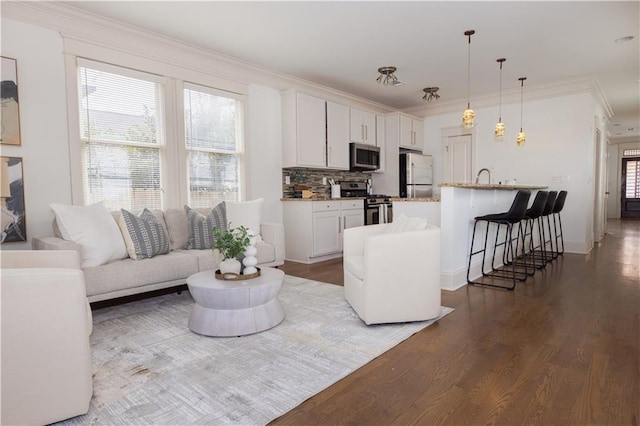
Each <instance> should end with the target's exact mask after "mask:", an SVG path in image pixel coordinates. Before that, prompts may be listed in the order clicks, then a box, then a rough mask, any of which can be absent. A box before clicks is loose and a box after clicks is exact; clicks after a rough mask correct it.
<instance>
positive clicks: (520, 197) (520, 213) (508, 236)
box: [467, 190, 531, 290]
mask: <svg viewBox="0 0 640 426" xmlns="http://www.w3.org/2000/svg"><path fill="white" fill-rule="evenodd" d="M530 197H531V191H529V190H520V191H518V193H517V194H516V196H515V198H514V200H513V203H512V204H511V207H510V208H509V211H507V212H505V213H497V214H488V215H484V216H478V217H476V218H475V222H474V224H473V236H472V238H471V248H470V249H469V265H468V267H467V282H468V283H469V284H472V285H481V286H487V287H496V288H503V289H507V290H513V289H515V287H516V281H518V280H519V281H524V280H526V279H527V267H526V264H525V268H524V273H523V272H521V271H518V270H517V266H518V265H516V264H515V262H513V261H511V262H509V263H510V266H511V268H510V269H511V270H510V271H507V270H506V266H507V265H505V267H504V268H502V269H498V268H496V266H495V258H496V249H497V247H498V246H501V245H504V246H505V248H504V250H505V252H504V254H503V260H508V258H509V256H511V259H515V258H516V257H517V256H518V254H517V250H518V245H519V244H518V239H519V237H520V236H524V233H523V232H522V227H521V226H519V227H518V231H517V232H518V235H517V236H516V238H515V239H514V238H513V226H514V225H516V224H520V223H521V221H522V220H523V219H524V215H525V213H526V211H527V204H528V203H529V198H530ZM479 222H487V229H486V231H485V235H484V247H483V248H482V249H480V250H478V251H475V252H474V251H473V246H474V242H475V237H476V227H477V226H478V223H479ZM492 223H493V224H496V225H497V229H496V238H495V242H494V246H493V257H492V259H491V271H490V272H485V259H486V253H487V241H488V239H489V227H490V225H491V224H492ZM502 225H505V226H506V232H505V236H504V241H502V242H500V243H498V235H499V234H500V228H501V227H502ZM514 241H516V246H515V248H514V246H513V242H514ZM507 243H508V244H507ZM480 253H482V265H481V270H482V276H483V277H490V278H497V279H504V280H512V282H513V284H512V285H511V286H509V287H507V286H502V285H497V284H490V283H484V282H481V281H473V280H471V279H470V277H469V275H470V272H471V259H472V258H473V256H475V255H477V254H480Z"/></svg>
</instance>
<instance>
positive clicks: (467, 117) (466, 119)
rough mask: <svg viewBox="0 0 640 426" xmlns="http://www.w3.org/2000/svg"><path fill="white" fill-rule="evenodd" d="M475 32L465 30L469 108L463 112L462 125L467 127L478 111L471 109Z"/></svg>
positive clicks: (470, 124) (469, 126)
mask: <svg viewBox="0 0 640 426" xmlns="http://www.w3.org/2000/svg"><path fill="white" fill-rule="evenodd" d="M475 33H476V32H475V30H468V31H465V32H464V35H465V36H467V37H468V38H469V51H468V58H467V109H465V110H464V112H463V113H462V127H464V128H465V129H470V128H472V127H473V124H474V123H473V120H474V118H475V117H476V113H475V112H473V110H472V109H471V36H472V35H474V34H475Z"/></svg>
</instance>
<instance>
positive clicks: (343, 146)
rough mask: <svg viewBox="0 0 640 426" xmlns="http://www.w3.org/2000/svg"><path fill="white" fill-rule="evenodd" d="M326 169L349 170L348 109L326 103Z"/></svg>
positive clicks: (333, 103)
mask: <svg viewBox="0 0 640 426" xmlns="http://www.w3.org/2000/svg"><path fill="white" fill-rule="evenodd" d="M327 167H328V168H330V169H339V170H349V107H348V106H346V105H340V104H337V103H335V102H331V101H327Z"/></svg>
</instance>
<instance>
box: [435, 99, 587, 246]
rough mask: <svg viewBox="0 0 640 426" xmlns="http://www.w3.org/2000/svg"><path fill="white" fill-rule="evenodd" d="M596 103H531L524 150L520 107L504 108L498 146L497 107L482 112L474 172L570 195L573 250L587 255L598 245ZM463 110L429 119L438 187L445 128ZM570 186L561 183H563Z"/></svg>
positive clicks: (567, 225)
mask: <svg viewBox="0 0 640 426" xmlns="http://www.w3.org/2000/svg"><path fill="white" fill-rule="evenodd" d="M595 105H596V102H595V101H594V99H593V97H592V95H591V94H589V93H582V94H574V95H566V96H559V97H554V98H550V99H541V100H534V101H529V102H525V104H524V108H523V109H524V114H523V116H524V123H523V130H524V132H525V133H526V134H527V142H526V144H525V146H524V147H518V146H517V144H516V135H517V133H518V131H519V130H520V104H519V103H518V104H508V105H503V107H502V118H503V121H504V123H505V124H506V126H507V131H506V134H505V138H504V140H503V141H502V142H495V141H494V138H493V129H494V126H495V122H496V121H497V118H498V117H497V108H495V107H492V108H481V109H477V110H476V111H475V112H476V125H475V129H474V131H475V136H474V139H475V141H474V143H475V152H474V155H475V159H476V161H475V165H474V173H475V172H476V171H477V170H479V169H480V168H482V167H488V168H491V169H493V172H492V174H491V178H492V181H493V182H498V181H503V182H504V181H505V180H506V179H513V178H516V179H518V184H533V185H546V186H548V187H549V189H550V190H555V191H560V190H566V191H568V196H567V201H566V203H565V207H564V210H563V218H565V220H563V225H564V233H565V234H564V237H565V245H566V247H567V251H570V252H577V253H586V252H588V251H589V250H590V249H591V247H592V244H593V243H592V238H593V237H592V229H593V219H592V217H593V216H592V213H593V205H594V204H593V190H594V183H593V170H594V158H593V157H594V132H595V130H594V114H595V113H596V112H598V111H597V110H596V108H595ZM461 114H462V111H460V112H455V113H444V114H439V115H434V116H430V117H426V118H425V120H424V122H425V148H424V152H425V153H427V154H432V155H433V156H434V163H435V166H434V168H435V175H434V181H435V182H436V185H437V184H438V183H440V182H441V176H442V174H441V173H442V148H441V144H442V129H444V128H448V127H452V126H459V125H460V122H461ZM563 179H564V180H566V182H558V181H559V180H563Z"/></svg>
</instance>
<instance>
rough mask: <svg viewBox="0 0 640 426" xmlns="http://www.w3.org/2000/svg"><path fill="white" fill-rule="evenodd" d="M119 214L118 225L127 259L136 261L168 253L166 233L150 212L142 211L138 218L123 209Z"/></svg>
mask: <svg viewBox="0 0 640 426" xmlns="http://www.w3.org/2000/svg"><path fill="white" fill-rule="evenodd" d="M121 212H122V215H121V216H120V220H119V222H118V224H119V225H120V230H121V231H122V236H123V237H124V242H125V245H126V246H127V251H128V252H129V257H131V258H132V259H136V260H138V259H148V258H150V257H153V256H156V255H158V254H166V253H169V238H168V236H167V233H166V232H165V230H164V228H163V227H162V225H161V224H160V222H158V220H157V219H156V217H155V216H154V214H153V213H151V211H149V210H148V209H144V210H143V211H142V213H140V216H139V217H138V216H136V215H134V214H133V213H131V212H128V211H127V210H125V209H121Z"/></svg>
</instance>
